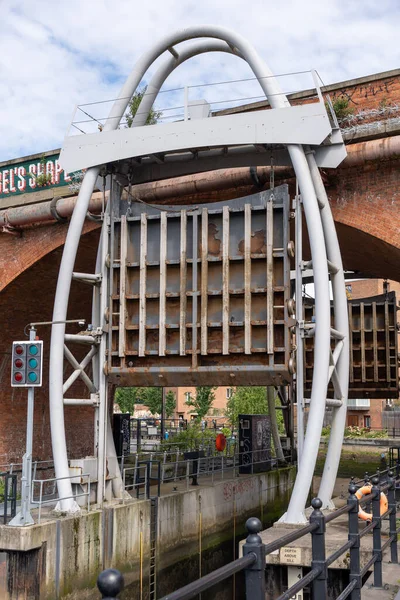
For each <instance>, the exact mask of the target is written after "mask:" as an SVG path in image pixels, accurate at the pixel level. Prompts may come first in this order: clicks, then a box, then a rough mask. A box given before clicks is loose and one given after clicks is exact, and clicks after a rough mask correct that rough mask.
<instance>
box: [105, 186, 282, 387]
mask: <svg viewBox="0 0 400 600" xmlns="http://www.w3.org/2000/svg"><path fill="white" fill-rule="evenodd" d="M289 208H290V207H289V195H288V189H287V186H279V187H277V188H275V189H274V190H273V192H272V191H266V192H261V193H259V194H254V195H252V196H248V197H245V198H239V199H236V200H232V201H229V202H219V203H213V204H207V205H202V206H201V207H193V206H186V207H177V206H175V207H173V208H172V207H171V208H167V207H165V209H159V208H155V207H149V206H146V205H144V204H140V203H132V204H131V205H130V207H129V210H128V214H124V213H126V211H127V203H126V202H124V201H122V200H121V201H120V207H119V211H118V212H119V213H120V214H119V215H115V216H114V218H113V220H112V223H111V226H112V234H111V235H112V238H113V254H114V256H113V257H112V290H111V301H112V342H111V346H110V350H109V363H108V364H109V366H108V372H109V376H110V378H111V381H113V382H115V383H118V384H119V385H143V386H145V385H158V386H163V385H228V384H230V385H244V384H246V385H268V384H275V385H280V384H282V383H283V382H289V381H290V380H291V372H290V371H291V368H292V365H291V361H290V358H291V357H290V352H291V348H290V335H289V326H290V325H292V324H293V321H292V319H291V318H290V316H289V314H288V300H289V292H290V290H289V287H290V286H289V283H290V262H289V261H290V257H289V256H288V242H289Z"/></svg>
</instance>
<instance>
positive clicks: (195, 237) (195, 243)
mask: <svg viewBox="0 0 400 600" xmlns="http://www.w3.org/2000/svg"><path fill="white" fill-rule="evenodd" d="M198 216H199V212H198V211H197V210H195V211H194V212H193V217H192V218H193V242H192V244H193V245H192V248H193V252H192V254H193V259H192V367H193V369H195V368H196V367H197V297H198V282H197V257H198V253H199V249H198V235H199V221H198Z"/></svg>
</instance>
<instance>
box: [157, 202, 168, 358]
mask: <svg viewBox="0 0 400 600" xmlns="http://www.w3.org/2000/svg"><path fill="white" fill-rule="evenodd" d="M166 260H167V213H166V212H165V211H162V212H161V219H160V313H159V329H158V332H159V353H160V356H165V333H166V332H165V309H166V297H165V294H166V291H167V265H166Z"/></svg>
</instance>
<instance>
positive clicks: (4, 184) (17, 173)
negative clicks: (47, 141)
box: [0, 154, 72, 198]
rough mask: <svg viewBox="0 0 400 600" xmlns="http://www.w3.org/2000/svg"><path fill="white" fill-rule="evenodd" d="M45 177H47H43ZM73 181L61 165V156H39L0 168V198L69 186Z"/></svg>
mask: <svg viewBox="0 0 400 600" xmlns="http://www.w3.org/2000/svg"><path fill="white" fill-rule="evenodd" d="M43 175H45V176H46V177H45V178H44V177H42V176H43ZM44 179H46V181H43V180H44ZM71 179H72V178H71V176H70V175H67V174H66V173H64V170H63V168H62V167H61V165H60V163H59V154H53V155H51V156H45V157H41V156H38V157H37V158H33V159H31V160H28V161H25V162H20V163H15V164H11V165H5V166H3V167H0V198H9V197H10V196H17V195H18V194H28V193H30V192H37V191H39V190H42V189H47V188H53V187H60V186H63V185H68V184H69V183H70V182H71Z"/></svg>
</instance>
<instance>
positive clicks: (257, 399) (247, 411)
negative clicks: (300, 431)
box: [225, 386, 284, 433]
mask: <svg viewBox="0 0 400 600" xmlns="http://www.w3.org/2000/svg"><path fill="white" fill-rule="evenodd" d="M275 404H279V402H278V400H277V399H276V400H275ZM276 413H277V414H276V419H277V422H278V428H279V431H280V432H281V433H283V431H284V425H283V415H282V411H281V410H278V411H276ZM242 414H243V415H266V414H268V403H267V388H266V387H264V386H254V387H237V388H236V389H235V392H234V393H233V394H232V396H231V397H230V398H229V400H228V402H227V405H226V409H225V415H226V416H227V417H228V419H229V422H230V424H231V426H232V427H237V426H238V420H239V419H238V417H239V415H242Z"/></svg>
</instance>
